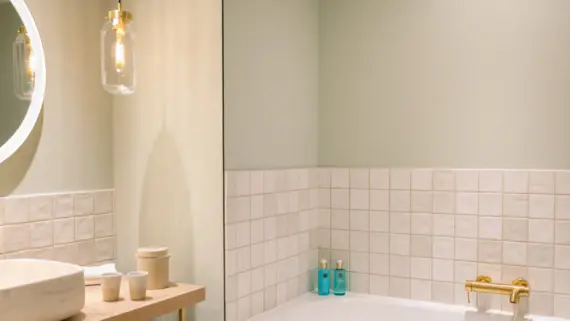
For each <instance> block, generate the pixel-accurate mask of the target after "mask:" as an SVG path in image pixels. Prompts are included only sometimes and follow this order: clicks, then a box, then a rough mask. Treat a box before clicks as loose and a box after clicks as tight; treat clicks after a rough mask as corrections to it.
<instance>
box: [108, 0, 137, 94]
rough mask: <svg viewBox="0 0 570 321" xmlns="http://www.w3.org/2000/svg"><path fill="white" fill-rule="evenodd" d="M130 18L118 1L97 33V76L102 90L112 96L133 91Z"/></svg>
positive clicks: (132, 36) (129, 14)
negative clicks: (100, 77)
mask: <svg viewBox="0 0 570 321" xmlns="http://www.w3.org/2000/svg"><path fill="white" fill-rule="evenodd" d="M132 21H133V15H132V14H131V13H130V12H128V11H124V10H123V8H122V6H121V0H119V1H118V3H117V9H116V10H111V11H109V13H108V14H107V18H106V21H105V24H104V25H103V28H102V30H101V76H102V79H101V81H102V84H103V88H105V90H106V91H108V92H109V93H111V94H114V95H129V94H132V93H134V92H135V85H136V73H135V53H134V34H133V31H132V25H131V22H132Z"/></svg>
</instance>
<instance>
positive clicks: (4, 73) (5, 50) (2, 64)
mask: <svg viewBox="0 0 570 321" xmlns="http://www.w3.org/2000/svg"><path fill="white" fill-rule="evenodd" d="M0 21H2V28H0V146H1V145H2V144H4V143H5V142H6V141H8V139H9V138H10V137H12V135H13V134H14V132H15V131H16V130H17V129H18V127H19V126H20V124H21V123H22V120H23V119H24V116H25V115H26V112H27V111H28V106H29V105H30V102H29V101H26V100H20V99H19V98H18V97H16V95H15V94H14V81H13V79H14V77H13V71H12V69H13V68H12V66H13V53H12V48H13V43H14V40H15V39H16V37H17V35H18V34H17V32H16V30H18V28H19V27H20V26H21V25H22V20H21V19H20V16H19V15H18V12H16V9H15V8H14V6H12V4H11V3H9V2H4V3H3V2H0Z"/></svg>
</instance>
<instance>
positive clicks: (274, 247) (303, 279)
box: [225, 168, 369, 321]
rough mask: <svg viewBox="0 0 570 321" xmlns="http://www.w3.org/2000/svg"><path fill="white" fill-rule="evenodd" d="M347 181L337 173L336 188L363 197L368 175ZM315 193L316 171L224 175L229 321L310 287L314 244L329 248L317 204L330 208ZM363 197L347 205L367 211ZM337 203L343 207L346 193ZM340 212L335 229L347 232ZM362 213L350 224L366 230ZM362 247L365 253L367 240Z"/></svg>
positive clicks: (356, 175)
mask: <svg viewBox="0 0 570 321" xmlns="http://www.w3.org/2000/svg"><path fill="white" fill-rule="evenodd" d="M349 177H350V175H349V172H348V169H346V170H345V171H344V172H339V173H338V175H337V176H335V177H334V180H335V184H339V185H342V186H349V185H350V184H354V185H355V186H363V187H365V188H366V189H364V190H365V191H368V186H369V183H368V177H369V174H368V171H366V173H357V172H355V173H353V175H352V182H351V181H349ZM328 178H329V176H328V175H327V179H328ZM319 194H320V191H319V171H318V170H317V169H308V168H305V169H288V170H270V171H230V172H226V211H225V213H226V217H225V229H226V253H225V255H226V257H225V261H226V267H225V274H226V303H227V304H226V313H227V314H228V320H238V321H245V320H247V319H248V318H249V317H252V316H254V315H256V314H259V313H262V312H263V311H267V310H270V309H272V308H274V307H276V306H279V305H281V304H284V303H286V302H287V301H289V300H292V299H294V298H295V297H297V296H299V295H301V294H303V293H305V292H307V291H309V290H311V289H312V288H313V284H314V280H315V276H316V268H317V258H318V253H317V249H318V246H319V245H320V244H322V245H326V246H327V247H329V246H330V243H327V242H330V240H331V237H330V235H328V234H326V232H329V233H330V230H328V229H327V230H325V229H323V230H322V231H323V233H322V234H321V233H319V221H322V222H325V221H326V222H329V220H330V218H329V216H330V215H329V214H328V211H327V212H324V211H323V212H322V213H320V212H319V207H321V205H322V207H327V206H328V204H329V203H330V196H329V195H330V192H329V191H327V192H326V193H323V195H325V194H326V196H323V197H320V195H319ZM368 195H369V194H368V193H365V195H364V196H363V197H365V198H366V199H359V198H356V199H354V204H358V203H362V204H366V206H367V205H368V202H369V201H368ZM336 199H337V200H338V201H340V202H343V204H346V205H348V204H349V194H348V189H347V190H346V193H345V194H344V195H343V196H341V197H338V198H336ZM320 202H322V204H321V203H320ZM346 208H347V209H348V207H346ZM346 213H347V214H346V215H345V216H342V215H341V214H339V217H338V220H339V221H338V222H336V224H346V225H347V226H348V224H349V221H350V220H351V218H350V217H349V216H348V211H347V212H346ZM365 213H366V215H364V216H362V217H359V216H357V215H356V214H355V216H354V217H353V218H352V219H353V224H355V225H360V227H361V228H362V229H365V230H368V226H369V222H368V221H367V219H368V215H367V212H365ZM321 215H322V216H323V217H322V220H321V219H320V217H319V216H321ZM344 220H346V222H344ZM328 227H329V225H326V228H328ZM347 237H348V235H347ZM346 244H347V245H348V244H349V243H348V239H347V240H346ZM362 246H366V247H367V246H368V240H366V241H363V244H362Z"/></svg>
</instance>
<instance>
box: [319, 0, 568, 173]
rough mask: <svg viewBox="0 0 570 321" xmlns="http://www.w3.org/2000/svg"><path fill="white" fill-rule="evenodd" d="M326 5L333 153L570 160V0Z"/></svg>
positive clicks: (445, 160)
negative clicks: (569, 124)
mask: <svg viewBox="0 0 570 321" xmlns="http://www.w3.org/2000/svg"><path fill="white" fill-rule="evenodd" d="M320 5H321V6H320V9H321V11H320V13H321V16H320V19H321V22H320V32H321V34H320V39H321V47H320V53H321V55H320V80H321V82H320V84H321V85H320V94H321V95H320V98H321V106H320V107H321V109H320V111H321V123H320V125H321V126H320V127H321V129H320V140H321V144H320V163H321V164H322V165H338V166H418V167H421V166H438V167H441V166H449V167H504V168H513V167H526V168H568V166H570V148H569V144H568V142H570V138H569V137H570V126H568V123H569V121H570V107H569V106H570V90H568V88H570V59H569V57H570V2H569V1H567V0H550V1H535V0H504V1H495V0H483V1H455V0H405V1H402V0H382V1H379V0H358V1H345V0H326V1H321V3H320Z"/></svg>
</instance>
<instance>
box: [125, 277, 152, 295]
mask: <svg viewBox="0 0 570 321" xmlns="http://www.w3.org/2000/svg"><path fill="white" fill-rule="evenodd" d="M127 277H128V278H129V292H130V294H131V300H133V301H142V300H144V299H145V298H146V287H147V282H148V272H145V271H133V272H129V273H127Z"/></svg>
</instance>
